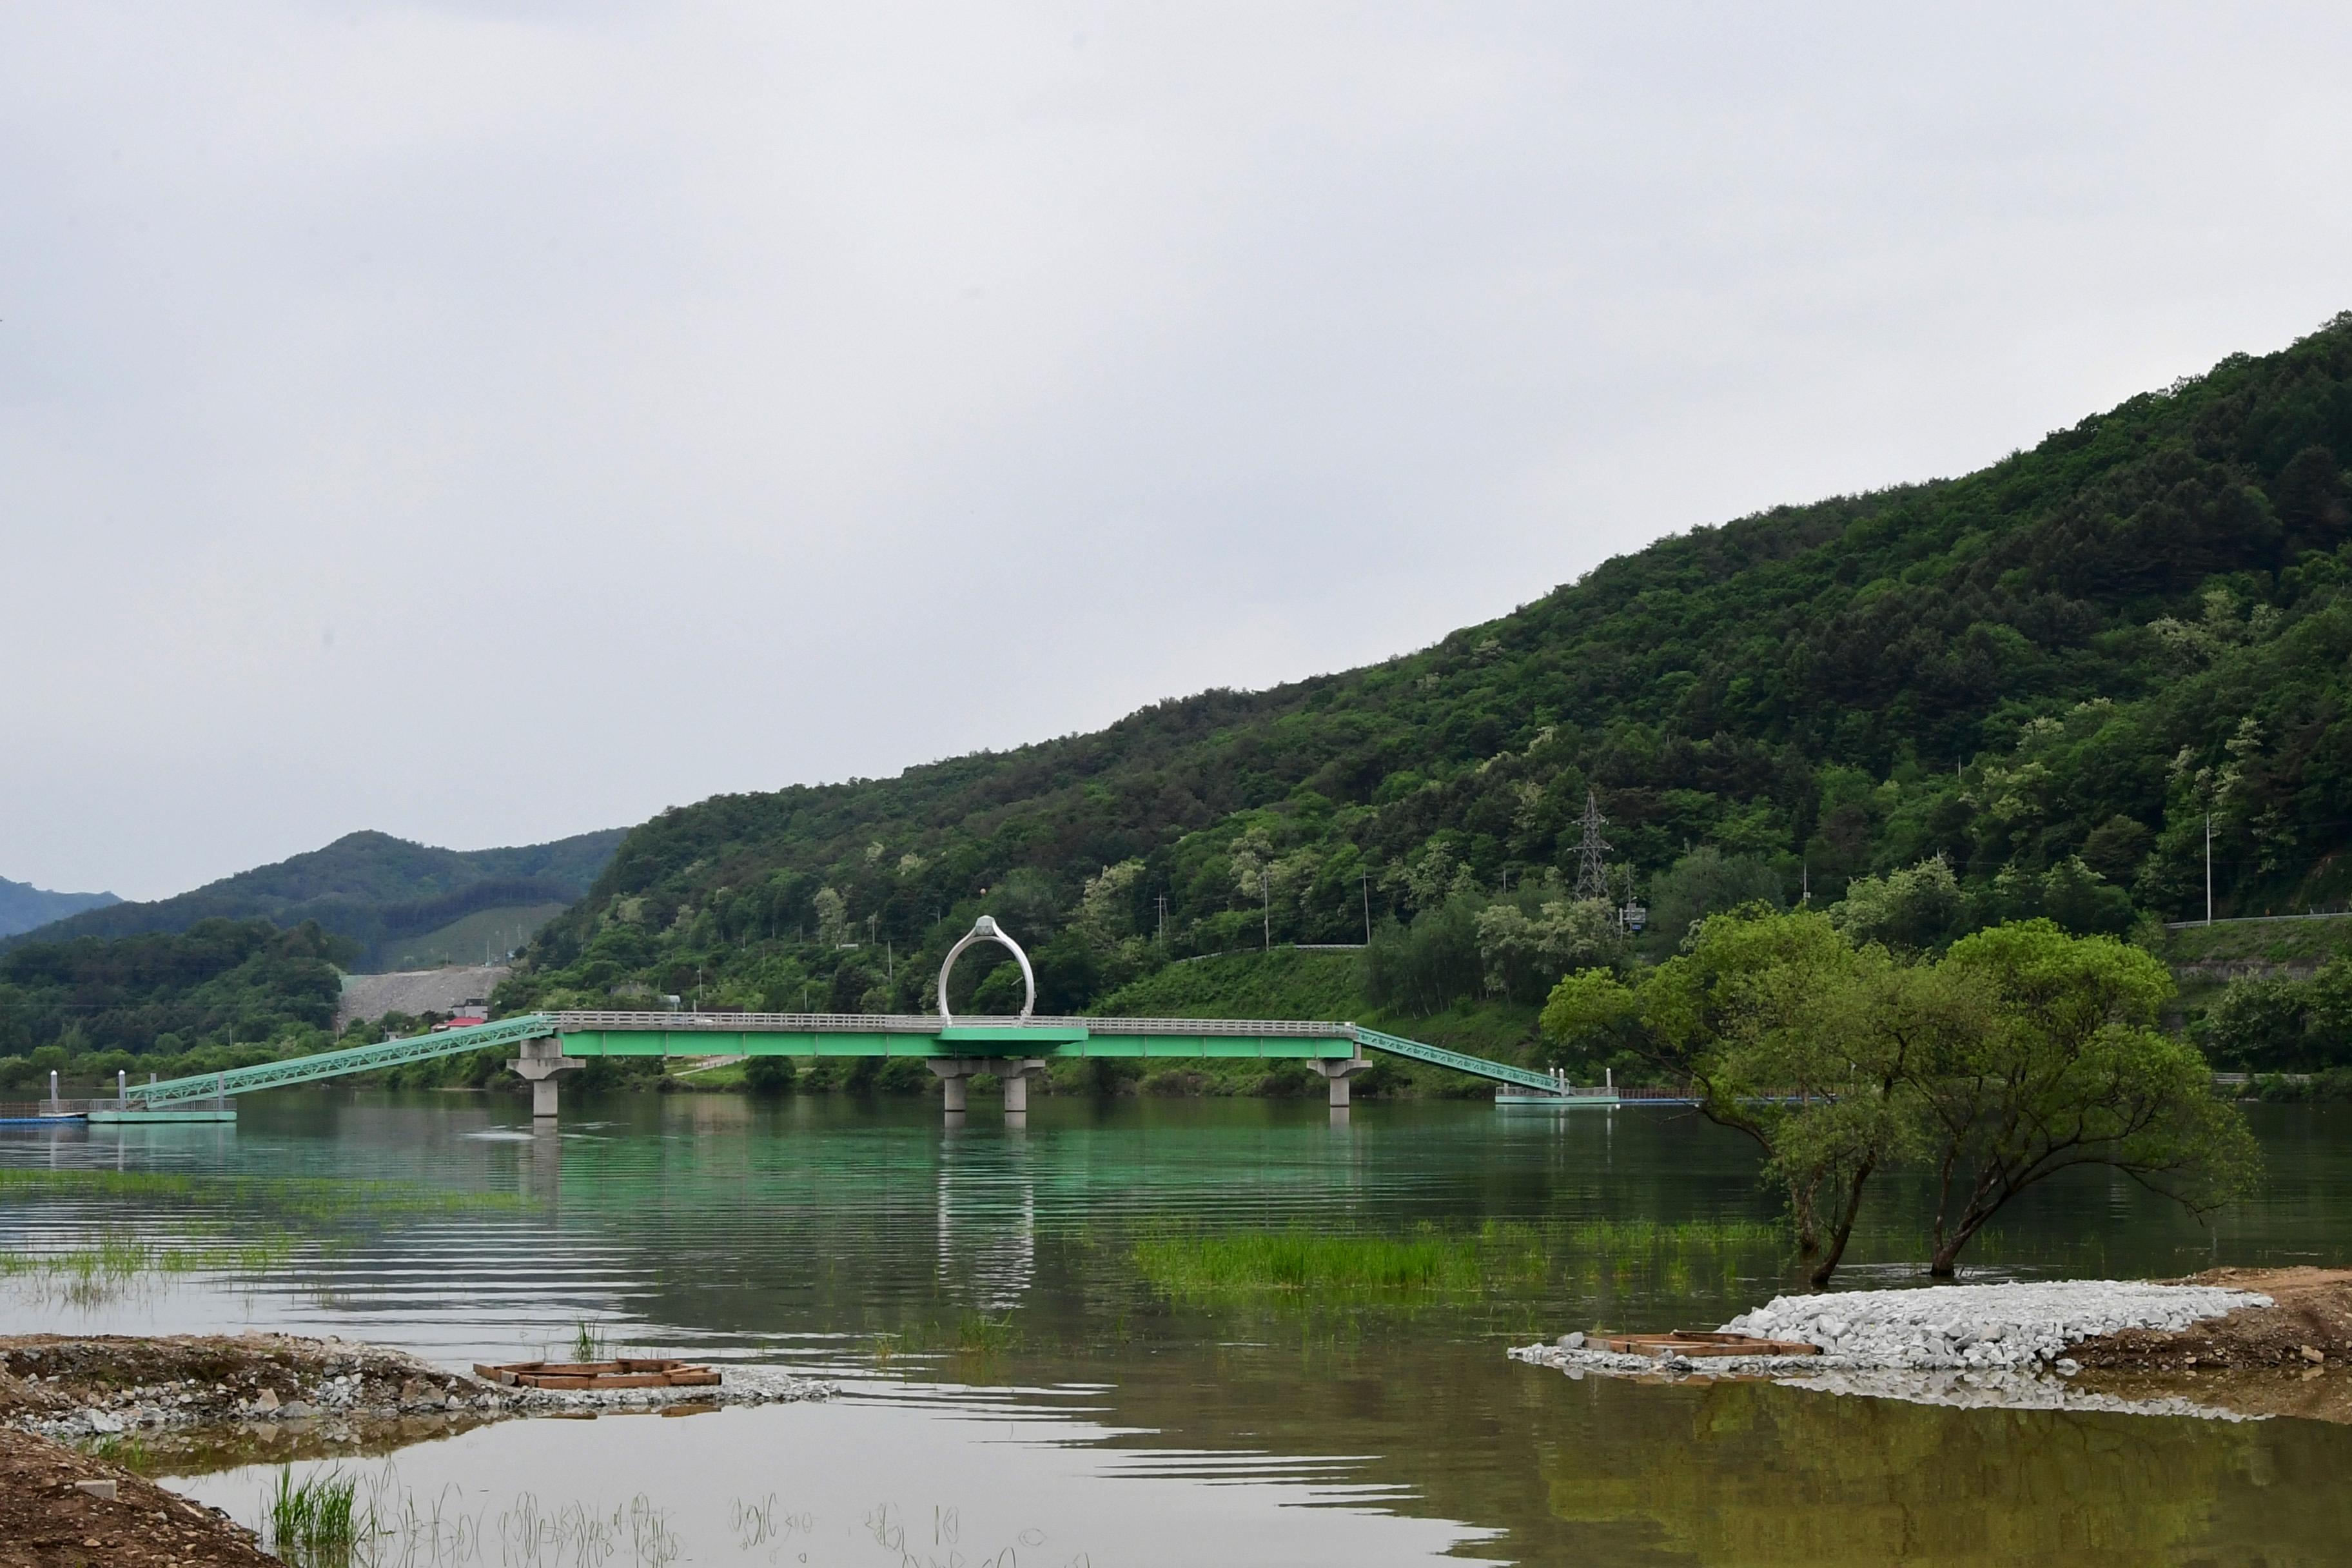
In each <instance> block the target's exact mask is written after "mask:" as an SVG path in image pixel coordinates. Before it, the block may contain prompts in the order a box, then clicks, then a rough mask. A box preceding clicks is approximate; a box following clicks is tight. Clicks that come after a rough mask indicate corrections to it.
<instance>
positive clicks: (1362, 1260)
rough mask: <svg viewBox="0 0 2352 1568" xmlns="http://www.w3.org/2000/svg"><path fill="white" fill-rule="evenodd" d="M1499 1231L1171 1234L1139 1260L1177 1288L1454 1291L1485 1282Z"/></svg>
mask: <svg viewBox="0 0 2352 1568" xmlns="http://www.w3.org/2000/svg"><path fill="white" fill-rule="evenodd" d="M1491 1228H1494V1229H1496V1230H1499V1229H1500V1228H1501V1227H1491ZM1493 1239H1494V1238H1492V1237H1488V1236H1487V1235H1486V1233H1485V1232H1481V1233H1477V1234H1475V1235H1471V1236H1455V1237H1448V1236H1444V1235H1440V1234H1438V1233H1436V1232H1434V1231H1423V1232H1421V1233H1418V1234H1415V1235H1413V1236H1411V1237H1382V1236H1330V1235H1326V1234H1323V1233H1321V1232H1318V1231H1310V1230H1304V1229H1297V1230H1272V1231H1263V1230H1262V1231H1237V1232H1234V1233H1231V1234H1228V1235H1223V1236H1199V1235H1171V1236H1162V1237H1150V1238H1148V1239H1146V1240H1144V1241H1141V1242H1139V1243H1138V1244H1137V1245H1136V1248H1135V1261H1136V1266H1137V1267H1138V1268H1140V1269H1141V1270H1142V1271H1143V1276H1144V1278H1145V1279H1149V1280H1150V1281H1151V1283H1152V1284H1154V1285H1155V1286H1158V1287H1159V1288H1160V1289H1162V1290H1164V1291H1166V1292H1168V1293H1169V1294H1170V1295H1174V1296H1233V1295H1254V1294H1259V1293H1265V1292H1277V1291H1279V1292H1290V1293H1297V1294H1301V1295H1334V1294H1371V1295H1426V1294H1450V1293H1454V1292H1461V1291H1469V1290H1475V1289H1479V1288H1480V1286H1481V1285H1482V1284H1483V1282H1484V1279H1485V1276H1486V1268H1485V1264H1486V1260H1487V1259H1486V1252H1487V1250H1488V1247H1487V1245H1486V1244H1487V1243H1489V1242H1491V1241H1492V1240H1493Z"/></svg>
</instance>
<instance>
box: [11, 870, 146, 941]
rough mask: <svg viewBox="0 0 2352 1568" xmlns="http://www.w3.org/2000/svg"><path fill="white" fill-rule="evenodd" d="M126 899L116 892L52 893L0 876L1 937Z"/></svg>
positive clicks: (28, 883)
mask: <svg viewBox="0 0 2352 1568" xmlns="http://www.w3.org/2000/svg"><path fill="white" fill-rule="evenodd" d="M121 901H122V900H121V899H118V898H116V897H115V896H114V895H113V894H112V893H52V892H50V891H48V890H47V889H45V888H36V887H34V886H33V885H32V884H31V883H30V882H12V881H10V880H9V879H7V878H5V877H0V936H14V935H15V934H16V932H18V931H31V930H33V929H34V928H35V927H37V926H45V925H47V924H48V923H49V922H50V921H61V920H64V919H65V918H66V917H67V916H68V915H75V914H79V913H80V912H81V911H82V910H97V909H104V908H105V907H107V906H108V905H110V904H119V903H121Z"/></svg>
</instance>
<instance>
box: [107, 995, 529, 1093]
mask: <svg viewBox="0 0 2352 1568" xmlns="http://www.w3.org/2000/svg"><path fill="white" fill-rule="evenodd" d="M554 1030H555V1020H554V1019H552V1018H551V1017H549V1016H547V1015H546V1014H544V1013H525V1014H523V1015H521V1016H519V1017H513V1018H501V1019H499V1021H498V1022H497V1023H495V1024H475V1025H472V1026H468V1027H467V1028H462V1029H444V1030H443V1031H441V1032H440V1033H439V1034H437V1035H411V1036H409V1037H407V1038H405V1039H399V1040H383V1041H380V1042H378V1043H377V1044H375V1045H373V1046H347V1047H343V1048H342V1049H341V1050H333V1051H320V1052H317V1053H315V1054H313V1055H311V1056H307V1057H291V1058H288V1059H287V1060H285V1061H282V1062H264V1063H262V1064H261V1065H260V1066H258V1067H249V1068H231V1069H230V1070H229V1071H227V1072H209V1073H202V1074H199V1075H197V1076H195V1077H194V1078H167V1079H164V1080H163V1082H161V1083H134V1084H131V1085H130V1086H128V1088H127V1089H125V1091H124V1099H123V1103H124V1104H125V1106H157V1105H168V1104H172V1103H173V1102H175V1101H181V1100H216V1099H218V1098H220V1097H221V1096H223V1095H230V1094H250V1093H252V1092H253V1091H254V1090H255V1089H276V1088H278V1086H280V1085H281V1084H289V1083H311V1082H315V1081H316V1080H318V1079H322V1078H341V1077H342V1076H343V1075H345V1074H346V1073H355V1072H373V1071H374V1070H375V1069H376V1068H390V1067H398V1066H400V1065H401V1064H402V1063H403V1062H421V1061H429V1060H431V1059H432V1058H435V1057H454V1056H457V1055H460V1054H461V1053H463V1052H466V1051H478V1050H480V1049H482V1048H483V1047H487V1046H510V1045H520V1044H521V1043H522V1042H523V1041H525V1040H536V1039H540V1038H542V1037H546V1036H548V1035H551V1034H552V1033H554Z"/></svg>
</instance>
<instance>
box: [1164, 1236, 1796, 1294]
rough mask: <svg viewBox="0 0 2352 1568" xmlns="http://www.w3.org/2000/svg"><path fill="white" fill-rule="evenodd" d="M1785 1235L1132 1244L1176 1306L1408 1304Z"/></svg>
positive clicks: (1714, 1256)
mask: <svg viewBox="0 0 2352 1568" xmlns="http://www.w3.org/2000/svg"><path fill="white" fill-rule="evenodd" d="M1788 1239H1789V1238H1788V1235H1787V1232H1786V1230H1785V1229H1784V1228H1783V1227H1781V1226H1776V1225H1770V1224H1763V1223H1759V1222H1754V1221H1747V1220H1694V1221H1685V1222H1682V1223H1677V1224H1665V1225H1662V1224H1659V1223H1658V1222H1656V1221H1654V1220H1600V1221H1586V1222H1580V1223H1574V1224H1565V1225H1560V1224H1553V1225H1523V1224H1507V1223H1503V1222H1499V1221H1493V1220H1490V1221H1488V1222H1487V1223H1486V1224H1485V1225H1482V1226H1478V1227H1476V1228H1475V1229H1462V1230H1443V1229H1440V1228H1438V1227H1437V1226H1428V1225H1424V1226H1419V1227H1417V1228H1416V1229H1414V1230H1413V1231H1412V1232H1410V1233H1408V1234H1406V1235H1404V1236H1335V1235H1331V1234H1329V1233H1327V1232H1322V1231H1313V1230H1307V1229H1305V1228H1303V1227H1294V1228H1291V1229H1286V1230H1262V1231H1234V1232H1229V1233H1226V1234H1223V1235H1208V1234H1202V1233H1198V1232H1181V1233H1171V1234H1166V1235H1160V1236H1155V1237H1147V1238H1145V1239H1144V1240H1142V1241H1140V1242H1139V1243H1137V1244H1136V1247H1135V1254H1134V1256H1135V1262H1136V1266H1137V1268H1139V1270H1140V1271H1141V1272H1142V1274H1143V1277H1144V1278H1145V1279H1147V1280H1149V1281H1150V1283H1151V1284H1152V1285H1154V1286H1155V1287H1157V1288H1158V1289H1160V1290H1162V1291H1164V1292H1166V1293H1167V1294H1169V1295H1171V1296H1184V1297H1195V1298H1210V1297H1240V1296H1254V1295H1265V1296H1273V1297H1276V1298H1282V1299H1296V1300H1307V1299H1311V1298H1318V1297H1333V1298H1340V1299H1347V1298H1356V1299H1360V1300H1382V1299H1387V1300H1400V1301H1411V1300H1432V1299H1445V1298H1462V1297H1468V1296H1474V1295H1478V1294H1482V1293H1489V1292H1496V1291H1506V1290H1524V1289H1540V1288H1541V1287H1542V1286H1544V1285H1545V1284H1546V1283H1547V1282H1548V1281H1549V1280H1551V1279H1554V1278H1555V1276H1556V1274H1558V1273H1560V1272H1574V1271H1576V1270H1578V1269H1582V1270H1585V1271H1588V1272H1589V1271H1591V1269H1593V1268H1601V1269H1602V1270H1603V1271H1605V1272H1608V1273H1611V1274H1613V1275H1622V1276H1628V1277H1630V1276H1632V1275H1635V1274H1641V1273H1648V1272H1655V1271H1660V1270H1663V1271H1665V1272H1668V1273H1682V1272H1688V1271H1689V1270H1690V1269H1691V1268H1693V1266H1694V1264H1702V1265H1703V1264H1707V1263H1718V1262H1727V1261H1728V1260H1730V1259H1731V1258H1734V1257H1738V1256H1753V1255H1754V1254H1755V1253H1757V1252H1759V1251H1761V1250H1769V1251H1770V1252H1772V1253H1774V1254H1776V1255H1777V1254H1778V1253H1780V1252H1782V1251H1785V1250H1786V1247H1787V1245H1788Z"/></svg>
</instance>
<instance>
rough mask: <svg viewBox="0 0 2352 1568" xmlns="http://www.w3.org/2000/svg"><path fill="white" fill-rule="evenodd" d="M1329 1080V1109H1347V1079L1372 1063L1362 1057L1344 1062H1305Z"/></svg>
mask: <svg viewBox="0 0 2352 1568" xmlns="http://www.w3.org/2000/svg"><path fill="white" fill-rule="evenodd" d="M1371 1065H1372V1064H1371V1063H1370V1062H1369V1061H1366V1060H1365V1059H1364V1058H1362V1057H1352V1058H1349V1059H1348V1060H1346V1061H1344V1062H1334V1061H1311V1062H1308V1063H1307V1066H1308V1067H1311V1068H1314V1069H1315V1070H1316V1071H1317V1072H1319V1073H1321V1074H1322V1075H1323V1076H1324V1077H1325V1078H1327V1079H1329V1080H1330V1082H1331V1109H1332V1110H1338V1111H1345V1110H1347V1109H1348V1080H1349V1079H1351V1078H1353V1077H1355V1076H1356V1075H1357V1074H1358V1073H1360V1072H1362V1071H1363V1070H1364V1069H1365V1068H1369V1067H1370V1066H1371Z"/></svg>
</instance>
